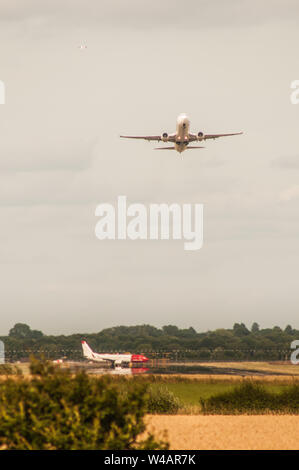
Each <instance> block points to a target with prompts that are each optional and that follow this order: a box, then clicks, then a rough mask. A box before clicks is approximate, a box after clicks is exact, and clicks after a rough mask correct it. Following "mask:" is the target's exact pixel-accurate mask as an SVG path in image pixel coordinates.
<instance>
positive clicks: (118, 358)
mask: <svg viewBox="0 0 299 470" xmlns="http://www.w3.org/2000/svg"><path fill="white" fill-rule="evenodd" d="M81 344H82V349H83V356H84V357H85V358H86V359H89V360H90V361H94V362H102V361H108V362H110V363H111V364H112V365H113V367H117V366H120V365H121V364H123V363H130V362H140V363H143V362H147V361H148V358H147V357H145V356H143V355H142V354H106V353H104V354H102V353H101V354H99V353H95V352H93V350H92V349H91V348H90V346H88V344H87V343H86V341H81Z"/></svg>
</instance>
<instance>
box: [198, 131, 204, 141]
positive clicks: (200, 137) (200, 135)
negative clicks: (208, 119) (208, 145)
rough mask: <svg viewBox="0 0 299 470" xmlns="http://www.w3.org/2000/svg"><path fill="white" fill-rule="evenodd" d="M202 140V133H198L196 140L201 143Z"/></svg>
mask: <svg viewBox="0 0 299 470" xmlns="http://www.w3.org/2000/svg"><path fill="white" fill-rule="evenodd" d="M203 139H204V133H203V132H199V133H198V134H197V140H199V141H201V140H203Z"/></svg>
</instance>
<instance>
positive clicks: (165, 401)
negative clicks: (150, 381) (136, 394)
mask: <svg viewBox="0 0 299 470" xmlns="http://www.w3.org/2000/svg"><path fill="white" fill-rule="evenodd" d="M181 406H182V405H181V402H180V400H179V399H178V398H177V397H176V396H175V395H174V394H173V393H172V392H171V391H170V390H168V388H167V387H163V386H159V387H153V386H150V388H149V396H148V401H147V411H148V413H169V414H171V413H177V412H178V410H179V409H180V408H181Z"/></svg>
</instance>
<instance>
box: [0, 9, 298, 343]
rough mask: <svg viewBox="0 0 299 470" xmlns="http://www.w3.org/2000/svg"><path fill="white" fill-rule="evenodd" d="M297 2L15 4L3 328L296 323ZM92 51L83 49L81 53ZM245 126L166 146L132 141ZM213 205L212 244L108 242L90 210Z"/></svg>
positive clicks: (8, 20)
mask: <svg viewBox="0 0 299 470" xmlns="http://www.w3.org/2000/svg"><path fill="white" fill-rule="evenodd" d="M298 23H299V4H298V1H297V0H266V1H264V2H259V1H257V0H250V1H249V0H248V1H247V0H243V1H241V0H227V1H226V2H223V1H221V0H219V1H218V0H213V1H211V0H209V1H208V0H189V1H188V0H186V1H185V2H184V3H182V2H178V1H177V0H171V1H170V0H164V1H163V2H159V1H157V0H151V1H143V0H127V1H122V0H109V1H108V0H107V1H103V0H102V1H101V2H99V1H97V0H88V1H86V0H72V1H67V0H59V1H58V0H51V1H50V0H44V1H43V2H40V1H38V0H22V2H19V0H18V1H17V0H2V1H1V4H0V61H1V62H0V65H1V66H0V80H3V81H4V82H5V85H6V104H5V105H0V156H1V157H0V217H1V231H0V257H1V295H0V311H1V328H0V333H1V334H2V335H3V334H7V332H8V330H9V329H10V328H11V327H12V326H13V325H14V324H15V323H16V322H25V323H28V324H29V325H30V326H31V327H32V328H37V329H41V330H43V331H44V332H45V333H49V334H50V333H55V334H59V333H64V334H68V333H72V332H93V331H99V330H101V329H102V328H105V327H109V326H114V325H119V324H126V325H130V324H141V323H150V324H153V325H156V326H161V325H164V324H169V323H171V324H176V325H178V326H180V327H188V326H193V327H195V328H196V329H197V330H201V331H203V330H207V329H214V328H220V327H227V328H229V327H231V326H232V325H233V323H234V322H244V323H246V324H247V325H249V326H250V325H251V324H252V323H253V321H257V322H258V323H260V324H261V325H262V326H273V325H275V324H278V325H280V326H285V325H286V324H288V323H291V324H292V325H293V327H297V328H299V316H298V305H299V289H298V255H299V240H298V235H299V220H298V207H299V182H298V177H299V149H298V123H299V105H297V106H296V105H291V103H290V93H291V89H290V84H291V82H292V81H293V80H295V79H299V67H298V65H299V64H298V43H299V28H298V26H299V25H298ZM80 44H86V45H87V49H84V50H80V49H79V48H78V46H79V45H80ZM181 112H186V113H187V114H188V115H189V117H190V119H191V130H192V131H194V132H198V131H203V132H207V133H217V132H231V131H232V132H233V131H239V130H243V131H244V132H245V134H244V135H243V136H241V137H232V138H227V139H222V140H221V139H219V140H217V141H215V142H214V141H212V142H208V143H206V147H207V148H206V149H204V150H198V151H192V152H185V153H184V154H183V159H181V158H180V157H179V155H178V154H177V153H175V152H154V151H153V150H152V149H153V147H154V146H155V144H148V143H147V142H142V141H141V142H140V141H122V140H121V139H119V137H118V136H119V134H121V133H128V134H132V133H133V134H144V133H146V134H160V133H161V132H162V131H167V132H173V131H174V130H175V121H176V117H177V115H178V114H179V113H181ZM118 195H127V197H128V200H129V202H142V203H145V204H150V203H151V202H167V203H172V202H177V203H181V202H189V203H195V202H197V203H203V204H204V246H203V248H202V249H201V250H200V251H197V252H188V251H184V250H183V244H182V242H181V241H160V242H155V241H142V242H132V241H126V242H125V241H115V242H100V241H99V240H97V239H96V238H95V235H94V228H95V224H96V218H95V215H94V211H95V207H96V206H97V204H99V203H101V202H112V203H113V202H115V201H116V199H117V197H118Z"/></svg>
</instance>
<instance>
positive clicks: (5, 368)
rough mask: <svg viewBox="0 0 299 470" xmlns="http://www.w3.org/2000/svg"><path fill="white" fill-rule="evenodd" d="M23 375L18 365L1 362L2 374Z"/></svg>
mask: <svg viewBox="0 0 299 470" xmlns="http://www.w3.org/2000/svg"><path fill="white" fill-rule="evenodd" d="M14 374H16V375H21V374H22V372H21V370H20V369H19V368H18V367H14V366H12V365H11V364H0V375H14Z"/></svg>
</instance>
